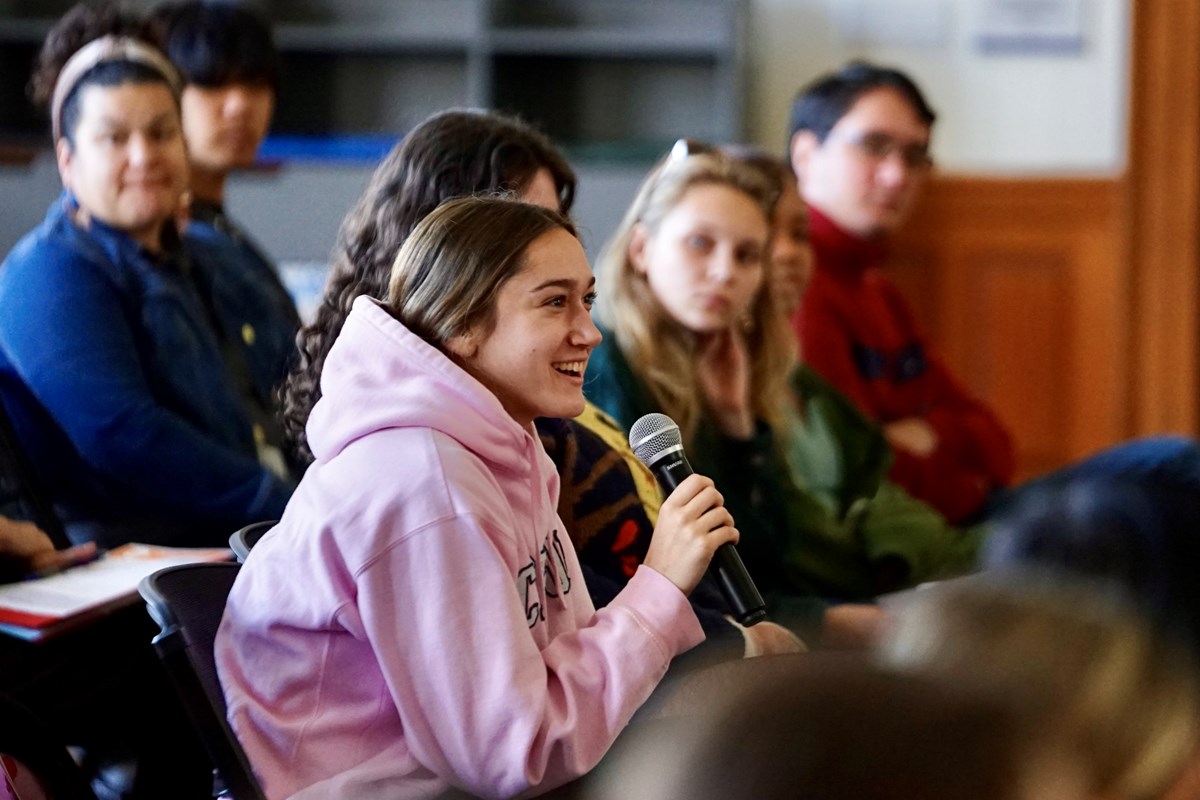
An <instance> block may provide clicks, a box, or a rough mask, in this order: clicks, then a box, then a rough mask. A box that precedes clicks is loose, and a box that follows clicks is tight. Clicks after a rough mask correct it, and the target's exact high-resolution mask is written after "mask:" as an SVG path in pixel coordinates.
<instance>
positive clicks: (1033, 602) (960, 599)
mask: <svg viewBox="0 0 1200 800" xmlns="http://www.w3.org/2000/svg"><path fill="white" fill-rule="evenodd" d="M888 610H889V612H890V615H891V618H890V620H889V624H888V626H887V627H886V629H885V633H884V635H883V637H882V639H881V642H880V645H879V656H880V659H881V661H882V662H883V663H884V664H886V665H888V666H890V667H892V668H895V669H899V670H902V671H908V672H911V673H913V674H919V675H924V676H926V677H929V678H932V679H934V680H936V681H939V682H941V683H942V684H945V685H947V686H953V685H954V684H955V683H957V682H958V681H960V680H962V679H963V677H964V676H970V677H971V678H972V680H979V681H982V682H984V683H985V684H986V685H990V686H991V687H992V688H993V689H994V690H995V691H997V692H999V693H1001V694H1003V695H1006V696H1008V697H1010V698H1012V699H1013V701H1014V702H1016V703H1017V704H1018V706H1019V710H1020V711H1021V715H1022V719H1023V724H1024V725H1025V727H1026V728H1027V731H1028V733H1029V735H1030V736H1033V735H1040V736H1047V735H1049V736H1051V737H1053V738H1056V739H1058V740H1060V741H1061V742H1062V745H1063V746H1065V747H1066V748H1067V749H1068V752H1069V753H1072V754H1074V756H1075V757H1076V759H1077V761H1078V763H1079V764H1080V766H1081V768H1082V769H1083V777H1084V781H1085V789H1086V793H1085V795H1084V796H1086V797H1089V798H1108V799H1109V800H1117V799H1120V800H1137V799H1139V798H1154V797H1160V796H1161V795H1162V794H1163V792H1165V791H1166V790H1167V788H1168V787H1169V786H1171V785H1172V784H1173V783H1175V782H1176V781H1177V780H1178V779H1179V777H1180V775H1181V773H1182V772H1183V770H1184V768H1185V766H1186V765H1187V763H1188V761H1189V758H1190V757H1193V756H1194V754H1195V752H1196V743H1197V735H1198V727H1200V694H1198V691H1197V683H1196V674H1195V672H1194V669H1193V667H1192V664H1191V661H1190V659H1189V658H1188V657H1187V654H1186V651H1185V650H1184V649H1183V648H1180V647H1178V646H1176V644H1175V643H1174V642H1173V641H1171V640H1170V639H1169V638H1168V637H1164V636H1161V635H1159V633H1158V631H1157V630H1155V629H1154V628H1153V627H1152V626H1151V625H1150V624H1149V623H1148V622H1147V621H1146V620H1145V618H1144V617H1143V616H1142V615H1140V614H1138V613H1136V611H1135V610H1134V608H1133V607H1132V606H1131V605H1129V604H1128V603H1126V602H1125V601H1124V597H1123V595H1122V594H1121V593H1120V592H1119V591H1116V590H1114V589H1112V588H1111V587H1109V586H1108V585H1104V584H1090V583H1088V584H1083V583H1078V582H1072V581H1070V580H1068V579H1067V578H1066V577H1065V576H1062V575H1051V574H1048V573H1029V574H1024V573H1023V574H1017V573H1006V574H1003V575H986V576H976V577H973V578H967V579H960V580H957V581H951V582H947V583H944V584H941V585H937V586H933V587H930V588H927V589H920V590H915V591H913V592H909V593H906V594H905V595H903V596H901V597H898V598H897V599H896V601H895V602H894V603H892V604H890V607H889V609H888Z"/></svg>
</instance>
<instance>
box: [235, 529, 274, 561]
mask: <svg viewBox="0 0 1200 800" xmlns="http://www.w3.org/2000/svg"><path fill="white" fill-rule="evenodd" d="M278 523H279V520H277V519H270V520H264V521H263V522H251V523H250V524H249V525H247V526H246V527H244V528H241V529H240V530H237V531H234V533H233V535H232V536H230V537H229V549H230V550H232V551H233V555H234V556H235V557H236V558H237V560H238V563H239V564H245V563H246V559H247V558H249V557H250V551H251V550H252V549H254V545H256V544H258V540H259V539H261V538H262V536H263V534H264V533H266V532H267V531H269V530H271V528H274V527H275V526H276V525H277V524H278Z"/></svg>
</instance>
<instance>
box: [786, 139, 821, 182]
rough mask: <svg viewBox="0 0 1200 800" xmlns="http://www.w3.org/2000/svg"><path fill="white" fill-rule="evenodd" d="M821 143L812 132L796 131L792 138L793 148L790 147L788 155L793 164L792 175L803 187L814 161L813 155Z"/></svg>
mask: <svg viewBox="0 0 1200 800" xmlns="http://www.w3.org/2000/svg"><path fill="white" fill-rule="evenodd" d="M820 146H821V143H820V142H819V141H818V140H817V134H816V133H814V132H813V131H810V130H802V131H796V133H795V134H794V135H793V136H792V143H791V146H790V147H788V154H789V155H790V157H791V159H790V160H791V162H792V174H793V175H795V176H796V181H797V182H798V183H799V184H800V186H801V187H803V186H804V176H805V175H806V174H807V173H808V165H809V162H811V161H812V157H813V154H814V153H816V152H817V149H818V148H819V147H820Z"/></svg>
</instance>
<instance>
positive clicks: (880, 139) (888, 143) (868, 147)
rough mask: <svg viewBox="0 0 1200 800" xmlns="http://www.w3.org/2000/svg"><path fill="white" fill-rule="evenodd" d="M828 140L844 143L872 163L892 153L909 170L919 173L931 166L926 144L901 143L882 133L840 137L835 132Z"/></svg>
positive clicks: (868, 132) (851, 134) (869, 132)
mask: <svg viewBox="0 0 1200 800" xmlns="http://www.w3.org/2000/svg"><path fill="white" fill-rule="evenodd" d="M828 138H831V139H839V140H840V141H843V142H846V143H847V144H849V145H851V146H853V147H855V148H857V149H858V151H859V152H860V153H862V154H863V155H864V156H866V157H867V158H869V159H871V160H872V161H883V160H884V159H886V158H888V157H889V156H891V155H892V153H898V154H899V155H900V161H901V162H902V163H903V164H904V166H906V167H908V168H909V169H911V170H914V171H921V170H926V169H929V168H930V167H931V166H933V157H932V156H930V155H929V145H928V144H925V143H918V142H912V143H905V142H901V141H900V140H898V139H896V138H895V137H893V136H890V135H888V134H886V133H883V132H882V131H866V132H865V133H847V134H843V135H840V136H839V135H838V134H837V133H836V132H835V133H830V134H829V137H828Z"/></svg>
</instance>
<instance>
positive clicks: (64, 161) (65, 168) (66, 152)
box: [54, 136, 73, 191]
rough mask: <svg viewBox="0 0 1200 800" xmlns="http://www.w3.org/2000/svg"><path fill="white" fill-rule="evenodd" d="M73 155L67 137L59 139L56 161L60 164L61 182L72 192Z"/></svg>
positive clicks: (55, 155)
mask: <svg viewBox="0 0 1200 800" xmlns="http://www.w3.org/2000/svg"><path fill="white" fill-rule="evenodd" d="M72 155H73V153H72V151H71V143H70V142H68V141H67V137H65V136H60V137H58V142H57V143H56V144H55V145H54V160H55V162H57V164H58V177H59V180H61V181H62V185H63V188H64V189H66V190H67V191H71V162H72V158H71V157H72Z"/></svg>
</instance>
